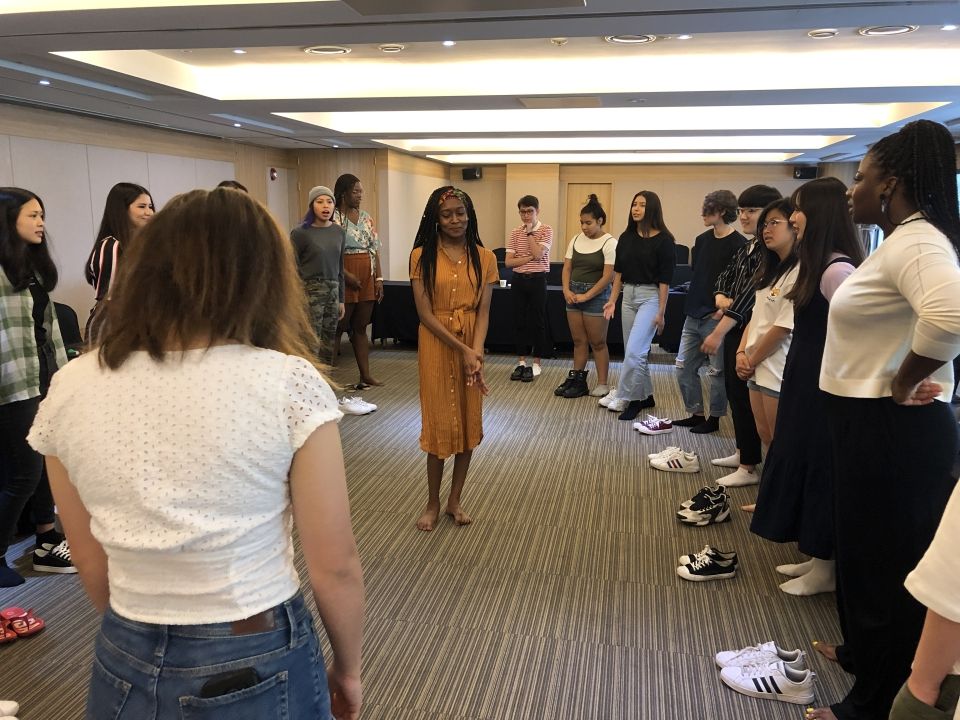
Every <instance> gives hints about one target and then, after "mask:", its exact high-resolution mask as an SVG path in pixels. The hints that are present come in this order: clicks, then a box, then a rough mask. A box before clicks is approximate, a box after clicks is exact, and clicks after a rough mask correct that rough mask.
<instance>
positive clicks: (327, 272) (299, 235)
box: [290, 224, 346, 302]
mask: <svg viewBox="0 0 960 720" xmlns="http://www.w3.org/2000/svg"><path fill="white" fill-rule="evenodd" d="M290 240H292V241H293V248H294V251H295V253H296V255H297V267H298V268H299V269H300V277H301V278H303V279H304V280H337V281H339V283H340V302H343V246H344V243H345V242H346V233H344V231H343V228H342V227H340V226H339V225H336V224H334V225H331V226H330V227H324V228H321V227H313V226H310V227H295V228H294V229H293V230H291V231H290Z"/></svg>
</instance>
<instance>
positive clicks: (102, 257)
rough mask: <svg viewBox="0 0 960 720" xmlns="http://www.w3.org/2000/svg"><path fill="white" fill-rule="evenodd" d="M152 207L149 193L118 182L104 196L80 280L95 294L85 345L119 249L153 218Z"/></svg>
mask: <svg viewBox="0 0 960 720" xmlns="http://www.w3.org/2000/svg"><path fill="white" fill-rule="evenodd" d="M153 213H154V206H153V198H152V197H151V195H150V191H149V190H147V189H146V188H145V187H143V186H142V185H137V184H136V183H128V182H119V183H117V184H116V185H114V186H113V187H112V188H110V192H109V193H107V202H106V204H105V205H104V208H103V218H102V219H101V220H100V230H99V231H97V240H96V242H94V243H93V249H92V250H91V251H90V256H89V257H88V258H87V265H86V268H85V269H84V277H86V279H87V282H88V283H89V284H90V285H92V286H93V289H94V290H95V291H96V301H97V302H96V305H94V306H93V310H91V311H90V317H89V318H88V319H87V327H86V332H85V338H86V340H87V342H90V341H91V340H92V339H93V336H94V335H95V334H96V324H97V320H96V319H95V318H96V317H97V316H98V308H99V307H100V303H101V302H103V301H104V300H106V299H107V298H108V297H109V296H110V287H111V285H112V284H113V277H114V275H115V274H116V272H117V263H118V261H119V260H120V254H121V253H122V252H123V247H124V245H126V244H127V243H128V242H129V241H130V239H131V238H132V237H133V235H134V233H135V232H136V231H137V230H139V229H140V228H142V227H143V226H144V225H146V224H147V222H148V221H149V220H150V218H151V217H153Z"/></svg>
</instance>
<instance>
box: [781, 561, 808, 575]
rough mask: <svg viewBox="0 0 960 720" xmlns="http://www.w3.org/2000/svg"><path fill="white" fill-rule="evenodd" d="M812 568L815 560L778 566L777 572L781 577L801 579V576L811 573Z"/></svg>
mask: <svg viewBox="0 0 960 720" xmlns="http://www.w3.org/2000/svg"><path fill="white" fill-rule="evenodd" d="M812 567H813V558H811V559H810V560H807V561H806V562H802V563H796V564H787V565H777V572H778V573H780V574H781V575H786V576H787V577H800V576H801V575H806V574H807V573H808V572H810V569H811V568H812Z"/></svg>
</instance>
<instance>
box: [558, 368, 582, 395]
mask: <svg viewBox="0 0 960 720" xmlns="http://www.w3.org/2000/svg"><path fill="white" fill-rule="evenodd" d="M576 379H577V371H576V370H571V371H570V372H568V373H567V379H566V380H564V381H563V382H562V383H560V384H559V385H557V387H556V388H555V389H554V391H553V394H554V395H557V396H560V395H563V394H564V393H565V392H566V391H567V388H568V387H570V386H571V385H572V384H573V383H574V381H575V380H576Z"/></svg>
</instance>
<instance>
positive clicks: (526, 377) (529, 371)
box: [520, 365, 533, 382]
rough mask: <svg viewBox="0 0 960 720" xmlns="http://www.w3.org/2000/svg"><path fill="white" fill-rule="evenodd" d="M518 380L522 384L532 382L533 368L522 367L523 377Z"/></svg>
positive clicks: (528, 366)
mask: <svg viewBox="0 0 960 720" xmlns="http://www.w3.org/2000/svg"><path fill="white" fill-rule="evenodd" d="M520 379H521V380H522V381H523V382H533V368H532V367H531V366H530V365H524V367H523V376H522V377H521V378H520Z"/></svg>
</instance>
